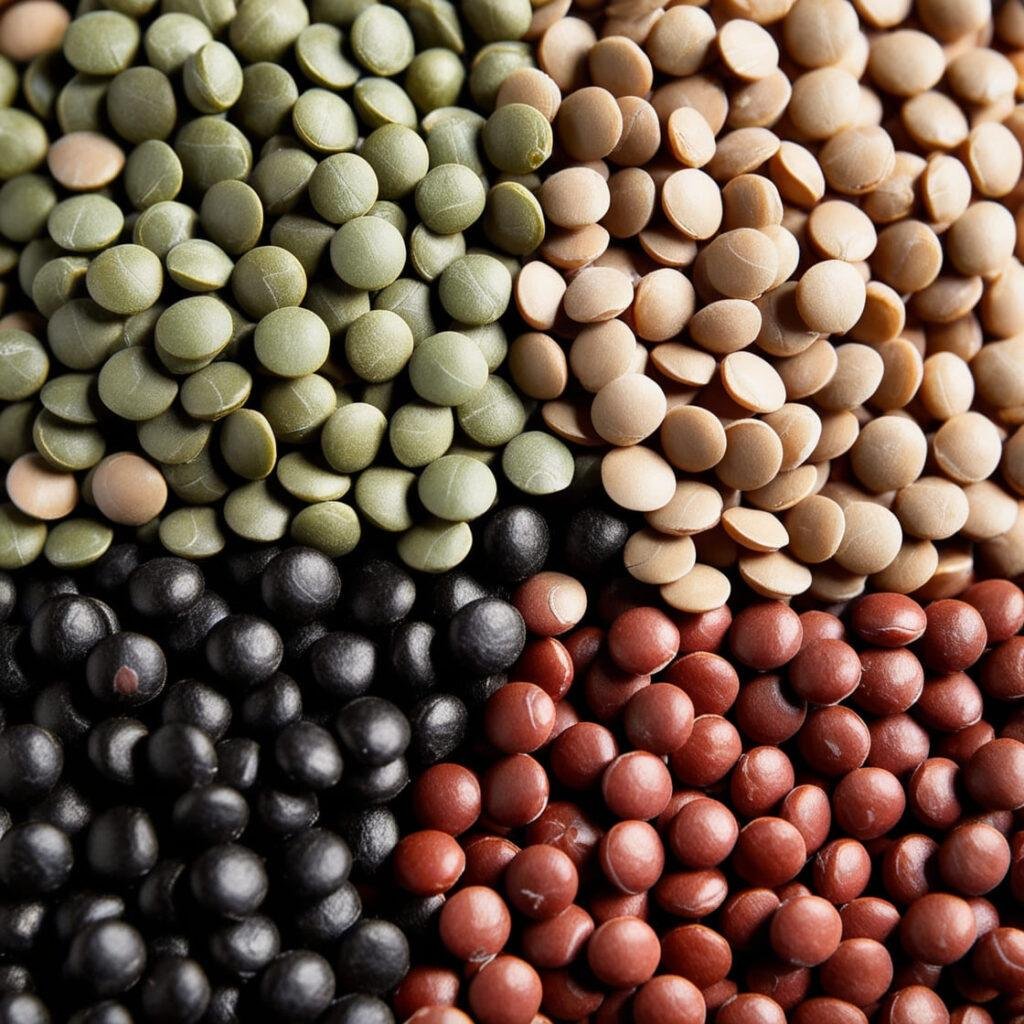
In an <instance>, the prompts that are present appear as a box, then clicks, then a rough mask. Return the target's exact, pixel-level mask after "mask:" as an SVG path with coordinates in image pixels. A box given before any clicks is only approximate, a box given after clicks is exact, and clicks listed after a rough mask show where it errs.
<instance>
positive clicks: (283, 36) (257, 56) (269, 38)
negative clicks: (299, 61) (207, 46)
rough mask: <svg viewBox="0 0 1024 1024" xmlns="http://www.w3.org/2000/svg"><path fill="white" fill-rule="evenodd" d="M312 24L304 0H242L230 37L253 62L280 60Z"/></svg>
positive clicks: (239, 53) (242, 54) (229, 32)
mask: <svg viewBox="0 0 1024 1024" xmlns="http://www.w3.org/2000/svg"><path fill="white" fill-rule="evenodd" d="M308 24H309V11H308V10H307V9H306V5H305V4H304V3H303V2H302V0H242V2H241V3H240V4H239V5H238V14H237V15H236V16H235V19H234V21H232V22H231V26H230V28H229V29H228V40H229V42H230V43H231V47H232V49H233V50H234V51H235V52H236V53H237V54H238V55H239V56H240V57H242V58H243V59H244V60H246V61H247V62H249V63H251V62H253V61H262V60H267V61H277V60H280V58H281V57H282V56H283V55H284V53H285V51H286V50H287V49H288V48H289V47H290V46H291V45H292V44H293V43H294V42H295V40H296V39H298V38H299V36H300V35H301V34H302V30H303V29H304V28H305V27H306V26H307V25H308Z"/></svg>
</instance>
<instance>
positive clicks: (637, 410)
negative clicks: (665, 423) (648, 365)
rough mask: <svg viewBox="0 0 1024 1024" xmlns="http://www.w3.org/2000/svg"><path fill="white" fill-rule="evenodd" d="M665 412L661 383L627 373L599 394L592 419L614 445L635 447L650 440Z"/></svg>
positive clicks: (595, 398) (601, 433)
mask: <svg viewBox="0 0 1024 1024" xmlns="http://www.w3.org/2000/svg"><path fill="white" fill-rule="evenodd" d="M665 412H666V404H665V392H664V391H662V390H661V388H660V387H659V386H658V384H657V382H656V381H653V380H652V379H651V378H650V377H645V376H644V375H643V374H640V373H627V374H624V375H623V376H621V377H616V378H615V380H612V381H609V382H608V383H607V384H605V386H604V387H603V388H601V390H600V391H598V393H597V394H596V395H595V396H594V401H593V403H592V405H591V407H590V418H591V421H592V422H593V424H594V429H595V430H596V431H597V432H598V434H600V435H601V437H603V438H604V439H605V440H606V441H608V442H609V443H610V444H616V445H631V444H636V443H637V442H639V441H642V440H643V439H644V438H645V437H650V435H651V434H653V433H654V432H655V431H656V430H657V429H658V427H660V426H661V421H662V420H663V419H664V418H665ZM656 507H657V506H656Z"/></svg>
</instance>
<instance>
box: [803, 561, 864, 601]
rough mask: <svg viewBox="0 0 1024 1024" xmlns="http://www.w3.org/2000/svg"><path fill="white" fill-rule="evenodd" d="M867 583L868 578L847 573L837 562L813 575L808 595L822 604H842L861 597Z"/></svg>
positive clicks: (816, 571)
mask: <svg viewBox="0 0 1024 1024" xmlns="http://www.w3.org/2000/svg"><path fill="white" fill-rule="evenodd" d="M867 582H868V578H867V576H864V575H861V574H860V573H855V572H847V570H846V569H844V568H843V567H842V566H840V565H837V564H836V563H835V562H827V563H825V564H824V565H819V566H818V567H817V568H815V569H814V571H813V572H812V573H811V589H810V590H809V591H808V593H809V594H810V595H811V597H813V598H814V599H815V600H816V601H820V602H821V603H822V604H841V603H844V602H846V601H852V600H853V599H854V598H855V597H860V595H861V594H863V593H864V590H865V588H866V587H867Z"/></svg>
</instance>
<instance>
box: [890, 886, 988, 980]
mask: <svg viewBox="0 0 1024 1024" xmlns="http://www.w3.org/2000/svg"><path fill="white" fill-rule="evenodd" d="M976 935H977V925H976V923H975V920H974V913H973V911H972V910H971V907H970V904H969V903H968V902H967V901H966V900H962V899H960V897H959V896H953V895H951V894H950V893H945V892H934V893H928V894H927V895H925V896H922V897H921V898H920V899H917V900H914V902H913V903H911V904H910V906H909V907H907V909H906V911H904V914H903V921H902V922H901V924H900V942H901V943H902V944H903V948H904V949H905V950H906V951H907V953H909V954H910V956H912V957H914V958H915V959H916V960H923V961H924V962H925V963H927V964H940V965H942V966H945V965H946V964H951V963H954V962H955V961H957V960H959V959H961V957H964V956H966V955H967V953H968V952H969V951H970V948H971V946H973V945H974V939H975V937H976Z"/></svg>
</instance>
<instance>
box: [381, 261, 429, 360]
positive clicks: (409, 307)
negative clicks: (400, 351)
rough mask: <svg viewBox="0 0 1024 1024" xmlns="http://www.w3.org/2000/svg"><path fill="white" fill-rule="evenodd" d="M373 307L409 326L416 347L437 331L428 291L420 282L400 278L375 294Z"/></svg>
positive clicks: (408, 278) (409, 278)
mask: <svg viewBox="0 0 1024 1024" xmlns="http://www.w3.org/2000/svg"><path fill="white" fill-rule="evenodd" d="M373 307H374V309H390V310H391V311H392V312H393V313H397V314H398V315H399V316H400V317H401V318H402V319H403V320H404V321H405V322H406V323H407V324H408V325H409V330H410V331H412V339H413V342H414V343H415V344H417V345H418V344H419V343H420V342H421V341H422V340H423V339H424V338H427V337H429V336H430V335H431V334H435V333H436V331H437V328H436V327H435V326H434V316H433V312H432V310H431V296H430V289H429V288H428V287H427V286H426V285H425V284H424V283H423V282H422V281H417V280H415V279H414V278H411V277H400V278H399V279H398V280H397V281H395V282H394V284H390V285H388V287H387V288H384V289H383V290H381V291H379V292H377V294H376V295H375V296H374V299H373Z"/></svg>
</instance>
